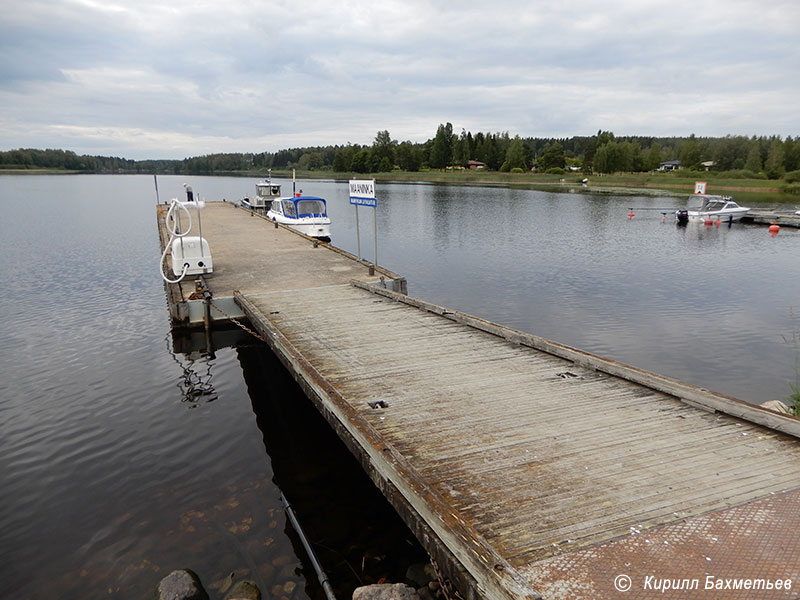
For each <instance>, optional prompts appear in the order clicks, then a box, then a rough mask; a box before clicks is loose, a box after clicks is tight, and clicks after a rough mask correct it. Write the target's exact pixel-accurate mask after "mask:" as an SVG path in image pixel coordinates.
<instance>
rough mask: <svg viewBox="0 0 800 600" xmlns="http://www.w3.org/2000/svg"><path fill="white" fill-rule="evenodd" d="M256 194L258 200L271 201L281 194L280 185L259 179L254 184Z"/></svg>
mask: <svg viewBox="0 0 800 600" xmlns="http://www.w3.org/2000/svg"><path fill="white" fill-rule="evenodd" d="M256 196H257V197H258V199H259V200H263V201H269V202H271V201H272V200H273V199H275V198H280V196H281V186H280V184H278V183H272V182H270V181H261V182H259V183H257V184H256Z"/></svg>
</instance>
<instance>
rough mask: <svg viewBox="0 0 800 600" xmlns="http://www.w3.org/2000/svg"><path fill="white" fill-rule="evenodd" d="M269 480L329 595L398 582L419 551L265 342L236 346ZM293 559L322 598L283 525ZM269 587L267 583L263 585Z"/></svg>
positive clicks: (423, 557) (419, 558)
mask: <svg viewBox="0 0 800 600" xmlns="http://www.w3.org/2000/svg"><path fill="white" fill-rule="evenodd" d="M237 355H238V358H239V362H240V364H241V366H242V370H243V372H244V379H245V382H246V384H247V389H248V392H249V395H250V398H251V400H252V403H253V412H254V413H255V415H256V419H257V424H258V427H259V429H260V430H261V432H262V433H263V440H264V447H265V449H266V452H267V455H268V457H269V460H270V461H271V464H272V471H273V473H274V476H273V481H274V483H275V484H276V485H277V486H278V487H279V488H280V489H281V491H283V493H284V495H285V496H286V498H287V499H288V501H289V502H290V503H291V504H292V507H293V509H294V511H295V513H296V515H297V517H298V520H299V522H300V524H301V526H302V528H303V529H304V531H305V533H306V535H307V537H308V539H309V541H310V542H311V546H312V548H313V549H314V551H315V553H316V554H317V558H318V560H319V561H320V563H321V565H322V568H323V569H324V570H325V572H326V573H327V575H328V578H329V580H330V582H331V584H332V585H333V588H334V590H335V592H336V595H337V597H339V598H350V597H351V596H352V592H353V590H354V589H355V588H356V587H358V586H360V585H367V584H371V583H377V582H380V581H384V580H385V581H387V582H391V583H397V582H403V581H404V579H405V573H406V570H407V568H408V566H409V565H411V564H414V563H426V562H427V561H428V555H427V553H426V552H425V551H424V550H423V549H422V547H421V546H420V545H419V544H418V542H417V541H416V539H415V538H414V536H413V534H412V533H411V532H410V531H409V529H408V528H407V527H406V525H405V524H404V523H403V522H402V520H401V519H400V517H399V516H398V515H397V513H396V512H395V511H394V509H393V508H392V507H391V506H390V505H389V503H388V502H387V501H386V499H385V498H384V497H383V496H382V495H381V493H380V492H379V491H378V490H377V488H376V487H375V486H374V485H373V484H372V482H371V481H370V480H369V478H368V477H367V475H366V473H364V471H363V470H362V469H361V466H360V465H359V464H358V462H357V461H356V460H355V458H354V457H353V456H352V454H350V452H349V450H348V449H347V448H346V447H345V445H344V443H343V442H342V441H341V440H340V439H339V438H338V436H337V435H336V434H335V433H334V431H333V429H332V428H331V427H330V425H328V423H327V422H326V421H325V420H324V419H323V418H322V416H321V415H320V414H319V413H318V412H317V410H316V408H315V407H314V406H313V404H312V403H311V402H310V400H308V398H306V396H305V394H304V393H303V391H302V390H301V389H300V388H299V386H298V385H297V383H296V382H295V381H294V379H293V378H292V377H291V375H290V374H289V373H288V372H287V371H286V369H285V368H284V367H283V365H282V364H281V363H280V362H279V361H278V359H277V357H276V356H275V355H274V354H273V353H272V352H271V351H270V350H269V349H268V348H266V347H263V346H262V347H259V346H252V345H250V346H247V347H239V348H237ZM286 534H287V536H288V537H289V538H290V540H291V541H292V544H293V546H294V549H295V553H296V555H297V556H298V557H299V558H300V559H301V562H302V571H303V575H304V578H305V581H306V582H307V583H306V593H307V594H308V596H309V597H310V598H313V599H315V600H316V599H317V598H320V599H322V598H324V597H325V595H324V592H323V590H322V587H321V586H320V585H319V583H318V581H317V578H316V575H315V572H314V570H313V567H312V564H311V562H310V561H309V559H308V558H307V556H306V553H305V550H304V549H303V547H302V544H301V541H300V539H299V537H298V536H297V534H296V533H295V532H294V531H293V530H292V528H291V525H289V524H288V521H287V525H286ZM265 591H267V592H269V591H268V590H265Z"/></svg>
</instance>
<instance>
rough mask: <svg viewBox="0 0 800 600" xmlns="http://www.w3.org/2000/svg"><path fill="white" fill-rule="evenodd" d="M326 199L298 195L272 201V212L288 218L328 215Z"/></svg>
mask: <svg viewBox="0 0 800 600" xmlns="http://www.w3.org/2000/svg"><path fill="white" fill-rule="evenodd" d="M326 208H327V207H326V205H325V200H324V199H323V198H318V197H316V196H296V197H294V198H280V199H278V200H273V201H272V212H274V213H276V214H278V215H282V216H284V217H286V218H288V219H302V218H304V217H327V216H328V213H327V210H326Z"/></svg>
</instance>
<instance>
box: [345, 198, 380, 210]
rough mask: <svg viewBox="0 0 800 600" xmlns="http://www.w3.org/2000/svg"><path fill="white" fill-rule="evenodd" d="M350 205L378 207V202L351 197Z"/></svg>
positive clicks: (373, 199) (372, 199)
mask: <svg viewBox="0 0 800 600" xmlns="http://www.w3.org/2000/svg"><path fill="white" fill-rule="evenodd" d="M350 204H355V205H357V206H372V207H373V208H374V207H376V206H378V201H377V200H376V199H375V198H358V197H357V196H350Z"/></svg>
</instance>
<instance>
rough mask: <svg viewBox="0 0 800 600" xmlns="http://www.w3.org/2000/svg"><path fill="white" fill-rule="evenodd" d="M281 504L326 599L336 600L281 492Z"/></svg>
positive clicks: (320, 566)
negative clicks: (315, 573)
mask: <svg viewBox="0 0 800 600" xmlns="http://www.w3.org/2000/svg"><path fill="white" fill-rule="evenodd" d="M281 502H283V506H284V507H285V508H286V514H287V515H289V520H290V521H291V522H292V527H294V530H295V531H296V532H297V535H299V536H300V541H301V542H303V547H304V548H305V549H306V554H308V558H310V559H311V564H312V565H313V566H314V570H315V571H316V572H317V579H319V583H320V585H322V589H323V590H325V595H326V596H327V597H328V600H336V596H335V595H334V593H333V588H332V587H331V584H330V582H329V581H328V576H327V575H326V574H325V571H323V570H322V565H320V564H319V561H318V560H317V557H316V556H315V555H314V551H313V550H312V549H311V544H309V543H308V539H307V538H306V534H305V533H304V532H303V528H302V527H300V522H299V521H298V520H297V517H296V516H295V514H294V511H293V510H292V507H291V506H290V505H289V501H288V500H287V499H286V496H284V495H283V492H281Z"/></svg>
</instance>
